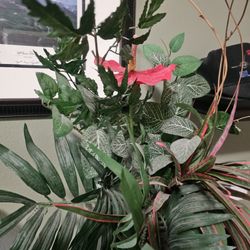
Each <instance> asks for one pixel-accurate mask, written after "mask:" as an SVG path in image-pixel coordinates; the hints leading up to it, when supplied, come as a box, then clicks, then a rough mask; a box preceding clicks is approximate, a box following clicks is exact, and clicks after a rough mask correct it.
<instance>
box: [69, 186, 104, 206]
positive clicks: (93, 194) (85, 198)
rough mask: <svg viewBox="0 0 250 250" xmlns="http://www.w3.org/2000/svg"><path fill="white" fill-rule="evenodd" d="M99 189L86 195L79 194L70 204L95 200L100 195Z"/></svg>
mask: <svg viewBox="0 0 250 250" xmlns="http://www.w3.org/2000/svg"><path fill="white" fill-rule="evenodd" d="M100 191H101V189H100V188H97V189H93V190H91V191H89V192H87V193H84V194H81V195H79V196H77V197H75V198H74V199H73V200H72V201H71V202H72V203H80V202H87V201H91V200H93V199H96V198H97V197H98V195H99V194H100Z"/></svg>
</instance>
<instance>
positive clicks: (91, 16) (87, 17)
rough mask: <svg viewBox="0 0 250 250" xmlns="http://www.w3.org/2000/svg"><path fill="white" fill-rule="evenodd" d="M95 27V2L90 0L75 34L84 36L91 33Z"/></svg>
mask: <svg viewBox="0 0 250 250" xmlns="http://www.w3.org/2000/svg"><path fill="white" fill-rule="evenodd" d="M94 26H95V2H94V0H90V2H89V5H88V7H87V8H86V10H85V11H84V13H83V15H82V17H81V21H80V27H79V29H78V30H77V32H78V33H79V34H80V35H81V36H84V35H86V34H89V33H91V31H92V30H93V28H94Z"/></svg>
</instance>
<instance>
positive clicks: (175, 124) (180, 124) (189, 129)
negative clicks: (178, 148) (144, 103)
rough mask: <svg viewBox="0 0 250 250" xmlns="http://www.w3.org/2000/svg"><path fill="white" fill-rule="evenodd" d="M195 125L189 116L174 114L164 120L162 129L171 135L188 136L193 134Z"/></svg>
mask: <svg viewBox="0 0 250 250" xmlns="http://www.w3.org/2000/svg"><path fill="white" fill-rule="evenodd" d="M194 128H195V125H194V123H193V122H191V121H190V120H189V119H187V118H183V117H179V116H173V117H171V118H169V119H167V120H165V121H164V123H163V124H162V127H161V131H162V132H164V133H167V134H171V135H178V136H182V137H187V136H190V135H192V134H193V132H194Z"/></svg>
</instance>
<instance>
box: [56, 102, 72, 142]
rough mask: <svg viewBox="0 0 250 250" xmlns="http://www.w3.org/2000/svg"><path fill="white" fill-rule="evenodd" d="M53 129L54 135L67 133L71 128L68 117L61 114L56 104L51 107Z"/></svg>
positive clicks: (59, 135) (58, 135)
mask: <svg viewBox="0 0 250 250" xmlns="http://www.w3.org/2000/svg"><path fill="white" fill-rule="evenodd" d="M52 118H53V131H54V135H55V136H56V137H58V138H59V137H62V136H65V135H67V134H68V133H69V132H70V131H71V130H72V129H73V124H72V122H71V121H70V119H69V118H67V117H66V116H65V115H63V114H61V113H60V112H59V110H58V109H57V107H56V106H53V107H52Z"/></svg>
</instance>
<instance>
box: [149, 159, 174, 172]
mask: <svg viewBox="0 0 250 250" xmlns="http://www.w3.org/2000/svg"><path fill="white" fill-rule="evenodd" d="M171 162H173V161H172V159H171V157H170V156H169V155H158V156H156V157H155V158H153V159H152V160H151V161H150V165H151V166H150V167H149V170H148V172H149V174H150V175H153V174H155V173H156V172H157V171H159V170H161V169H163V168H165V167H166V166H167V165H169V164H170V163H171Z"/></svg>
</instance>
